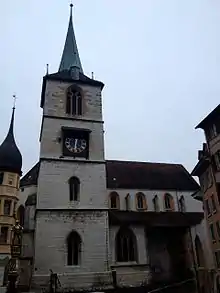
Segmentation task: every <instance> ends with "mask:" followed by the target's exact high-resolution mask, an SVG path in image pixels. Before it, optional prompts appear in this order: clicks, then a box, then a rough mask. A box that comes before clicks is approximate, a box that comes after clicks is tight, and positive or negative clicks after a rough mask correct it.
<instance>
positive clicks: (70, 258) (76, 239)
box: [67, 231, 82, 266]
mask: <svg viewBox="0 0 220 293" xmlns="http://www.w3.org/2000/svg"><path fill="white" fill-rule="evenodd" d="M81 245H82V241H81V238H80V236H79V234H78V233H77V232H75V231H73V232H71V233H70V234H69V236H68V238H67V265H68V266H77V265H79V263H80V254H81Z"/></svg>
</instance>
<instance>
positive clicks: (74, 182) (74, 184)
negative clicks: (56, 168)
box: [69, 177, 80, 201]
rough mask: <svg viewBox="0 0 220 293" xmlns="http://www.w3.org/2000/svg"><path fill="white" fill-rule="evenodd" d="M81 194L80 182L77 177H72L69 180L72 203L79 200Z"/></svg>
mask: <svg viewBox="0 0 220 293" xmlns="http://www.w3.org/2000/svg"><path fill="white" fill-rule="evenodd" d="M79 192H80V181H79V179H78V178H77V177H71V178H70V179H69V198H70V201H73V200H74V201H77V200H79Z"/></svg>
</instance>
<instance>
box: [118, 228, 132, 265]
mask: <svg viewBox="0 0 220 293" xmlns="http://www.w3.org/2000/svg"><path fill="white" fill-rule="evenodd" d="M115 242H116V243H115V244H116V245H115V247H116V260H117V261H118V262H130V261H137V241H136V237H135V235H134V233H133V232H132V231H131V230H130V229H128V228H120V230H119V231H118V234H117V235H116V239H115Z"/></svg>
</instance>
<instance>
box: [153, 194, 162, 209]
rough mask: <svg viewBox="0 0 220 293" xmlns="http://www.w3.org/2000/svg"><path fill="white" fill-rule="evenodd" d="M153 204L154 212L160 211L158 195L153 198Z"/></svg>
mask: <svg viewBox="0 0 220 293" xmlns="http://www.w3.org/2000/svg"><path fill="white" fill-rule="evenodd" d="M153 206H154V211H155V212H159V211H160V207H159V199H158V196H157V195H155V196H154V198H153Z"/></svg>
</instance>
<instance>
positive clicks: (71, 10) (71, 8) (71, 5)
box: [70, 2, 73, 17]
mask: <svg viewBox="0 0 220 293" xmlns="http://www.w3.org/2000/svg"><path fill="white" fill-rule="evenodd" d="M72 15H73V3H72V2H71V3H70V17H72Z"/></svg>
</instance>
